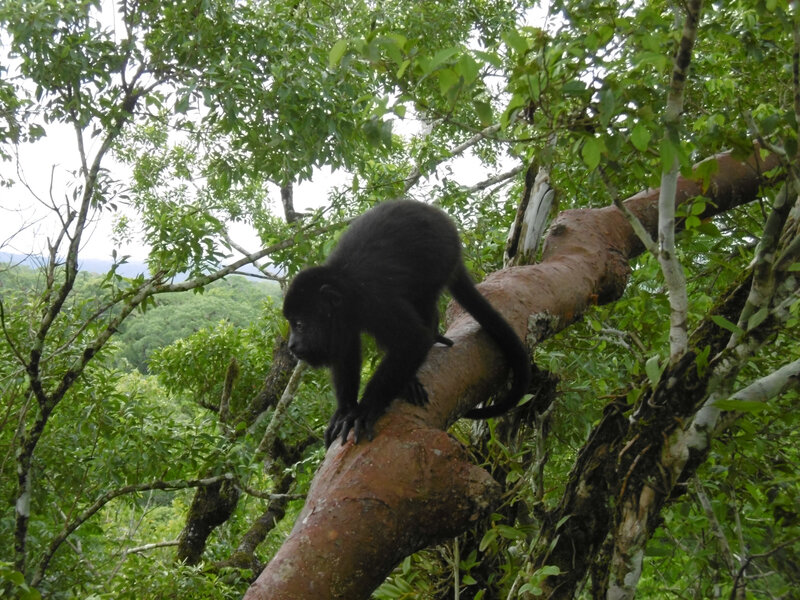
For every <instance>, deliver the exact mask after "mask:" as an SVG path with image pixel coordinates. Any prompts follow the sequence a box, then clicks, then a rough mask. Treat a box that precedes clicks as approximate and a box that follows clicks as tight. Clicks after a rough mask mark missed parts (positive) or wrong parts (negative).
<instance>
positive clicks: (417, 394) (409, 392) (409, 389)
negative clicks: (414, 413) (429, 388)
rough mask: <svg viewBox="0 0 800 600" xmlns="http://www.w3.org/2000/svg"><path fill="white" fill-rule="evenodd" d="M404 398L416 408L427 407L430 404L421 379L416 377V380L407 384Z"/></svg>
mask: <svg viewBox="0 0 800 600" xmlns="http://www.w3.org/2000/svg"><path fill="white" fill-rule="evenodd" d="M402 398H403V400H405V401H406V402H408V403H409V404H413V405H414V406H425V405H426V404H427V403H428V392H426V391H425V388H424V387H423V385H422V384H421V383H420V382H419V379H417V378H416V377H414V379H412V380H411V381H409V382H408V383H407V384H406V388H405V389H404V390H403V394H402Z"/></svg>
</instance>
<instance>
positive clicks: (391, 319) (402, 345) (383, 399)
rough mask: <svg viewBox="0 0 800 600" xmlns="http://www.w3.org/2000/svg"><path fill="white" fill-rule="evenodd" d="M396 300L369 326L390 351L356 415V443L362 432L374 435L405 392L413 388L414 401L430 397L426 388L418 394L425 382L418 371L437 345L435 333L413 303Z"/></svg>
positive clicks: (370, 382) (381, 344)
mask: <svg viewBox="0 0 800 600" xmlns="http://www.w3.org/2000/svg"><path fill="white" fill-rule="evenodd" d="M395 300H396V302H394V303H393V305H392V306H391V307H385V308H386V310H384V311H382V315H383V316H384V317H385V318H384V319H383V320H382V321H380V322H379V323H376V324H375V325H374V326H373V327H370V329H369V331H370V333H372V335H374V336H375V339H376V341H377V342H378V344H379V345H380V346H381V347H382V348H384V349H385V350H386V355H385V356H384V358H383V360H382V361H381V363H380V364H379V365H378V368H377V370H376V371H375V374H374V375H373V376H372V379H370V380H369V382H368V383H367V386H366V388H365V389H364V395H363V396H362V397H361V402H360V403H359V405H358V410H357V414H356V415H354V419H353V422H352V425H353V428H354V430H355V439H356V443H358V441H359V439H360V438H361V435H362V434H366V435H367V437H368V438H369V439H372V434H373V431H372V429H373V426H374V425H375V421H377V420H378V418H379V417H380V416H381V415H382V414H383V413H384V412H386V409H387V408H388V407H389V404H391V402H392V400H394V399H395V398H397V397H398V396H400V395H401V394H403V393H404V392H409V391H411V392H412V394H411V395H412V398H409V399H410V400H411V402H412V403H417V402H424V401H425V400H426V399H427V395H426V394H425V393H424V390H422V396H420V395H419V394H418V390H417V388H421V384H419V382H418V381H417V380H416V373H417V369H419V367H420V365H421V364H422V363H423V362H424V361H425V357H426V356H427V355H428V351H429V350H430V348H431V346H432V345H433V342H434V333H433V332H432V331H431V329H430V327H429V326H428V325H427V324H426V323H425V321H424V320H423V319H422V318H421V317H420V316H419V314H418V313H417V312H416V311H415V310H414V309H413V307H412V306H411V305H410V304H408V303H406V302H404V301H401V300H400V299H395ZM415 383H416V387H415ZM415 391H416V392H417V393H414V392H415ZM415 400H417V402H415Z"/></svg>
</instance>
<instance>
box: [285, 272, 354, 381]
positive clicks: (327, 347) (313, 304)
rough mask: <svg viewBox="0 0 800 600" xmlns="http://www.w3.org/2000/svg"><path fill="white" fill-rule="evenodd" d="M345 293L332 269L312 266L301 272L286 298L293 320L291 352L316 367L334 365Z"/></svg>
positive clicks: (287, 309)
mask: <svg viewBox="0 0 800 600" xmlns="http://www.w3.org/2000/svg"><path fill="white" fill-rule="evenodd" d="M344 300H345V294H344V292H343V289H342V286H341V281H339V280H338V277H336V275H335V274H334V273H333V272H332V271H331V269H330V268H329V267H326V266H320V267H311V268H308V269H305V270H304V271H301V272H300V273H298V275H297V276H296V277H295V278H294V280H293V281H292V283H291V284H290V285H289V289H288V290H287V291H286V295H285V296H284V298H283V315H284V316H285V317H286V320H287V321H289V327H290V328H291V331H290V333H289V350H290V351H291V352H292V354H294V355H295V356H296V357H297V358H299V359H301V360H304V361H306V362H307V363H308V364H310V365H311V366H313V367H320V366H324V365H327V364H330V361H331V358H332V357H333V356H334V354H335V352H336V348H337V339H338V335H337V331H338V328H339V326H340V325H341V324H342V319H343V314H344V311H345V310H346V308H345V302H344Z"/></svg>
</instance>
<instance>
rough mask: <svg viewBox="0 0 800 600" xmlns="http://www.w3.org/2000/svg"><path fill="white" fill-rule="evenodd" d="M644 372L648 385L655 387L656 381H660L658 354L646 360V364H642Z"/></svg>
mask: <svg viewBox="0 0 800 600" xmlns="http://www.w3.org/2000/svg"><path fill="white" fill-rule="evenodd" d="M644 372H645V373H646V374H647V378H648V379H649V380H650V383H651V384H653V386H655V385H656V384H657V383H658V380H659V379H661V364H660V357H659V356H658V354H656V355H655V356H651V357H650V358H648V359H647V362H645V363H644Z"/></svg>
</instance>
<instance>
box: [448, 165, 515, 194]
mask: <svg viewBox="0 0 800 600" xmlns="http://www.w3.org/2000/svg"><path fill="white" fill-rule="evenodd" d="M524 170H525V165H517V166H516V167H514V168H513V169H511V170H510V171H506V172H505V173H498V174H497V175H494V176H492V177H489V178H488V179H484V180H483V181H480V182H478V183H476V184H475V185H473V186H470V187H462V188H461V191H462V192H465V193H467V194H472V193H473V192H480V191H482V190H485V189H486V188H488V187H491V186H493V185H497V184H498V183H503V182H506V181H508V180H509V179H513V178H514V177H516V176H517V175H519V174H520V173H522V171H524Z"/></svg>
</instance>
